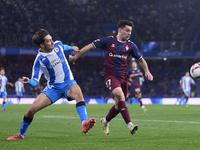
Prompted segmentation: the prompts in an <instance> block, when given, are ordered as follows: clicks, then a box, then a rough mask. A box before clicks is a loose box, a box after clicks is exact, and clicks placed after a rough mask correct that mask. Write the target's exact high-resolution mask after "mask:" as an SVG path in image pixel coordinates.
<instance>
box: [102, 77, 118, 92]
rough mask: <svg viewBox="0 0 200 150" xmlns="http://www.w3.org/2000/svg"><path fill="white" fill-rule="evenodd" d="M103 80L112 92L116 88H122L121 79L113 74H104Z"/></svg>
mask: <svg viewBox="0 0 200 150" xmlns="http://www.w3.org/2000/svg"><path fill="white" fill-rule="evenodd" d="M103 80H104V84H105V85H106V87H107V88H108V90H109V91H110V93H112V92H113V90H114V89H116V88H118V87H120V88H121V82H120V80H119V79H118V78H117V77H115V76H112V75H104V76H103Z"/></svg>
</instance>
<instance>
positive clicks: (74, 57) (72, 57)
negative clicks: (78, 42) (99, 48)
mask: <svg viewBox="0 0 200 150" xmlns="http://www.w3.org/2000/svg"><path fill="white" fill-rule="evenodd" d="M91 49H94V46H93V45H92V43H90V44H88V45H86V46H84V47H83V48H82V49H81V50H80V51H79V53H77V54H76V55H74V56H72V55H69V61H70V62H71V63H73V64H74V63H75V61H76V60H77V59H78V58H79V57H80V56H82V55H84V54H85V53H87V52H88V51H89V50H91Z"/></svg>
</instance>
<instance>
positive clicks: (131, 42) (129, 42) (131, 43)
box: [126, 40, 137, 47]
mask: <svg viewBox="0 0 200 150" xmlns="http://www.w3.org/2000/svg"><path fill="white" fill-rule="evenodd" d="M126 42H127V43H128V44H130V45H133V46H136V44H135V43H134V42H133V41H131V40H127V41H126ZM136 47H137V46H136Z"/></svg>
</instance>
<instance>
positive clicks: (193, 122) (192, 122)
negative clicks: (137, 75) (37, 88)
mask: <svg viewBox="0 0 200 150" xmlns="http://www.w3.org/2000/svg"><path fill="white" fill-rule="evenodd" d="M42 117H44V118H64V119H79V118H78V116H77V117H67V116H42ZM96 119H99V120H100V119H101V118H96ZM115 120H122V119H118V118H116V119H115ZM132 120H133V121H145V122H172V123H191V124H195V123H196V124H200V122H197V121H175V120H140V119H132Z"/></svg>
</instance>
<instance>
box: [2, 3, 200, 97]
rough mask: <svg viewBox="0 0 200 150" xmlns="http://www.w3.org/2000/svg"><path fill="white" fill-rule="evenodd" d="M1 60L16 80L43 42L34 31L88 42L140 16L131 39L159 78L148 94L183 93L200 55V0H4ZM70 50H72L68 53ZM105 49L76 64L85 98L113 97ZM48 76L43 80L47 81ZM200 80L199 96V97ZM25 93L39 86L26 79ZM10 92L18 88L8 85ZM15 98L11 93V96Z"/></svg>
mask: <svg viewBox="0 0 200 150" xmlns="http://www.w3.org/2000/svg"><path fill="white" fill-rule="evenodd" d="M0 6H1V10H0V15H1V17H0V28H1V30H0V53H1V56H0V66H2V67H4V68H5V70H6V76H7V77H8V80H9V81H10V82H12V83H14V82H15V81H17V79H18V77H22V76H28V77H31V70H32V65H33V61H34V59H35V56H36V54H37V47H35V46H34V45H33V44H32V41H31V39H32V35H33V34H34V33H35V32H36V31H37V30H38V29H40V28H45V29H47V30H48V31H49V32H50V34H51V35H52V37H53V40H61V41H62V42H63V43H65V44H68V45H77V46H78V47H79V48H82V47H83V46H84V45H86V44H88V43H90V42H92V41H93V40H95V39H97V38H100V37H103V36H108V35H115V34H116V32H117V30H116V24H117V22H118V21H119V20H120V19H128V20H131V21H133V22H134V25H135V27H134V29H133V33H132V36H131V40H132V41H134V42H135V43H136V44H137V46H138V47H139V49H140V50H141V51H142V52H143V54H144V58H145V59H146V61H147V63H148V65H149V69H150V71H151V72H152V74H153V76H154V81H153V82H150V81H147V80H146V81H145V82H144V84H143V87H142V93H143V97H144V98H174V97H176V98H180V97H181V95H182V90H181V88H180V86H179V80H180V78H181V77H182V76H183V75H184V73H185V71H189V68H190V66H191V65H192V64H193V63H195V62H198V61H199V57H200V53H199V50H200V43H199V40H200V27H199V24H200V15H199V11H200V9H199V8H200V1H198V0H190V1H188V0H168V1H162V0H151V1H148V0H109V1H107V0H60V1H56V0H50V1H47V0H42V1H37V3H35V1H34V0H29V1H27V0H2V1H1V3H0ZM67 55H68V54H67ZM102 55H103V52H102V51H100V50H95V51H91V52H89V53H87V54H86V55H85V56H84V57H81V58H80V59H79V60H78V61H77V62H76V65H72V64H70V66H71V70H72V72H73V75H74V77H75V80H76V81H77V83H78V84H79V85H80V87H81V89H82V91H83V94H84V97H85V98H103V99H109V98H110V97H112V96H111V94H110V93H109V92H108V90H107V89H106V87H105V85H104V83H103V80H102V77H101V74H102V70H103V69H102V68H103V57H102ZM45 82H46V81H45V79H44V78H42V79H41V81H40V84H41V86H43V87H45V86H46V83H45ZM199 88H200V87H199V81H197V80H196V85H195V86H194V87H193V96H194V97H199V96H200V93H199ZM25 89H26V93H25V94H24V97H26V98H34V97H35V96H36V91H35V89H34V88H32V87H30V86H29V85H25ZM7 92H8V98H14V97H15V92H14V88H11V87H7ZM8 100H9V99H8Z"/></svg>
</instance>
